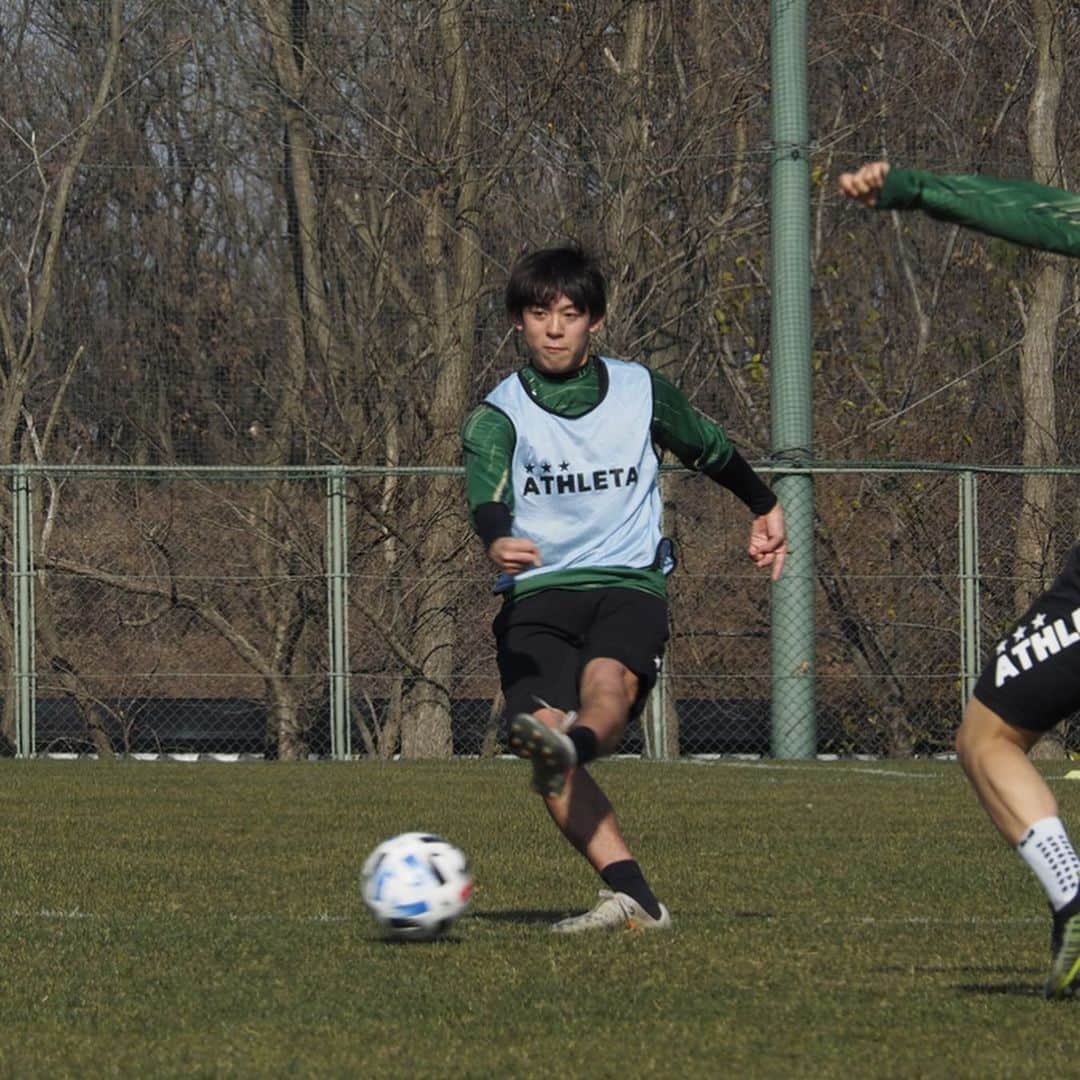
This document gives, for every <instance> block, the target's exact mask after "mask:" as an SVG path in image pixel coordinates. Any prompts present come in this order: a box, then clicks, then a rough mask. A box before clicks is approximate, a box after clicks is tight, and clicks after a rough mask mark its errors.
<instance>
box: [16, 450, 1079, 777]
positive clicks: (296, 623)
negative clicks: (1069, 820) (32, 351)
mask: <svg viewBox="0 0 1080 1080" xmlns="http://www.w3.org/2000/svg"><path fill="white" fill-rule="evenodd" d="M762 470H763V471H765V472H767V471H768V469H767V467H765V466H762ZM806 471H808V472H810V473H811V475H812V477H813V484H814V493H815V523H814V535H815V537H816V550H815V552H814V560H813V566H814V575H815V579H816V580H815V589H816V608H815V614H814V623H815V625H814V635H815V639H816V642H817V652H816V657H815V662H814V663H815V667H814V670H813V671H807V672H802V673H793V674H794V676H795V677H803V678H811V679H812V680H813V684H814V697H815V701H816V707H815V709H814V715H813V716H812V717H810V718H799V717H796V718H795V722H798V723H806V722H808V723H810V724H811V725H812V745H813V746H814V748H815V750H816V752H817V753H822V754H841V755H856V754H858V755H875V756H886V755H889V756H909V755H913V754H928V753H938V752H944V751H948V750H949V749H950V747H951V736H952V732H953V730H954V729H955V726H956V724H957V721H958V718H959V715H960V711H961V709H962V706H963V702H964V700H965V698H966V696H967V694H968V693H969V692H970V688H971V685H972V681H973V679H974V677H975V676H976V675H977V673H978V670H979V666H980V661H981V657H983V656H985V655H986V654H987V653H988V652H989V651H990V650H992V649H993V646H994V644H995V643H996V642H997V640H998V639H999V637H1000V636H1001V634H1002V633H1003V631H1004V630H1005V628H1006V627H1007V626H1008V624H1009V622H1010V620H1011V619H1012V618H1013V616H1014V614H1015V613H1016V612H1018V611H1020V610H1022V608H1023V606H1024V604H1026V602H1027V599H1028V598H1030V597H1031V596H1032V595H1033V594H1034V593H1035V592H1037V591H1039V590H1040V589H1041V588H1042V587H1043V586H1044V585H1045V584H1046V583H1047V582H1048V581H1049V579H1050V578H1051V577H1052V576H1053V575H1054V573H1055V572H1056V569H1057V567H1058V565H1059V563H1060V560H1061V558H1062V556H1063V554H1064V552H1065V551H1066V550H1067V549H1068V547H1069V546H1070V545H1071V544H1072V543H1073V542H1074V537H1075V536H1076V535H1077V533H1078V532H1080V528H1078V526H1080V521H1077V519H1076V515H1077V509H1076V508H1077V506H1078V505H1080V500H1078V499H1077V495H1078V494H1080V492H1078V490H1077V485H1078V476H1080V470H1061V471H1060V472H1059V473H1058V474H1056V479H1055V483H1056V485H1057V489H1056V498H1055V502H1054V505H1056V506H1057V507H1059V508H1060V514H1059V516H1058V517H1057V518H1055V519H1054V520H1052V521H1048V522H1046V523H1045V526H1046V527H1045V529H1044V530H1043V533H1042V535H1043V536H1044V539H1045V544H1044V548H1043V552H1042V557H1041V560H1040V562H1039V565H1037V566H1027V567H1024V568H1023V569H1020V568H1019V567H1018V561H1017V555H1016V524H1017V521H1018V520H1019V519H1020V518H1021V517H1022V514H1023V511H1022V507H1023V484H1024V478H1025V475H1032V474H1031V473H1030V472H1029V473H1027V474H1025V473H1024V472H1023V471H1021V470H1005V469H1002V470H994V471H988V470H973V469H971V468H960V467H946V466H940V467H931V466H916V465H912V466H883V465H874V466H871V465H866V466H859V465H845V466H835V467H829V466H819V467H815V468H813V469H810V470H806ZM13 475H14V477H15V480H16V482H15V483H14V484H13V486H12V490H13V492H14V494H13V496H12V498H11V500H10V501H9V505H8V506H7V508H6V510H7V513H6V514H5V517H6V518H7V524H8V528H9V543H8V550H9V552H10V556H11V557H10V560H9V563H8V569H9V572H8V574H7V575H5V577H6V584H5V592H6V597H7V600H8V602H9V609H10V611H11V618H10V620H9V621H8V624H7V626H5V628H4V630H5V633H4V645H5V649H6V651H7V654H8V659H9V663H8V670H9V672H10V678H9V681H8V689H7V693H6V694H5V709H4V729H3V730H4V734H5V739H4V746H5V748H6V752H8V753H14V752H18V753H23V754H30V753H36V754H88V753H94V754H98V755H112V754H116V755H127V754H134V755H141V754H150V755H162V754H165V755H170V754H194V755H202V754H214V755H243V756H258V757H265V758H276V757H283V758H298V757H307V756H313V755H317V756H339V757H355V756H371V757H382V758H389V757H393V756H396V755H402V756H406V757H446V756H451V755H491V754H497V753H500V752H502V749H503V741H502V731H501V726H500V717H501V701H500V697H499V688H498V676H497V671H496V665H495V656H494V648H493V642H492V638H491V632H490V624H491V620H492V619H493V617H494V615H495V613H496V610H497V607H498V604H499V601H498V599H497V598H496V597H494V596H493V595H492V592H491V585H492V581H493V574H492V573H491V570H490V568H489V567H488V565H487V564H486V560H485V559H484V557H483V554H482V552H481V551H480V550H479V544H478V543H477V542H476V540H475V538H474V537H473V536H472V534H471V532H470V530H469V528H468V524H467V521H466V519H465V514H464V510H463V506H464V497H463V492H462V478H461V476H460V471H459V470H456V469H449V468H447V469H441V470H425V469H420V468H415V469H404V468H401V469H389V468H387V469H375V468H372V469H345V468H335V469H293V470H269V469H249V470H236V469H234V470H227V469H215V468H206V469H202V470H199V469H191V468H187V469H166V468H161V469H156V470H152V471H147V470H141V471H140V470H124V469H85V470H80V469H76V468H70V467H69V468H66V469H61V468H51V467H38V468H34V469H28V470H25V469H24V470H16V471H15V473H14V474H13ZM662 482H663V492H664V503H665V519H666V527H667V530H668V532H669V533H670V535H672V536H673V537H674V539H675V541H676V544H677V547H678V551H679V556H680V565H679V568H678V569H677V571H676V572H675V574H674V575H673V577H672V579H671V630H672V634H671V642H670V647H669V650H668V653H667V656H666V658H665V666H664V672H663V676H662V679H661V681H660V684H659V686H658V687H657V690H656V691H655V692H654V694H653V696H652V699H651V701H650V704H649V708H648V709H647V710H646V713H645V715H644V716H643V718H642V720H641V722H640V723H635V724H633V725H632V726H631V727H630V729H629V730H628V731H627V734H626V738H625V741H624V744H623V747H622V751H623V752H625V753H630V754H639V753H640V754H643V755H645V756H651V757H676V756H687V755H707V754H764V755H767V754H769V753H770V752H771V747H772V746H773V745H774V736H775V727H776V724H777V723H783V722H786V721H785V718H783V717H780V718H776V717H775V716H774V710H773V707H772V705H771V702H772V700H773V692H774V683H775V679H776V678H777V677H778V676H782V675H784V674H785V673H777V672H775V671H773V670H772V669H771V663H770V641H771V640H772V635H783V634H784V633H786V632H792V630H793V628H792V626H791V622H790V619H789V618H788V617H787V616H786V613H785V611H783V610H781V609H779V608H774V609H773V610H772V611H770V586H769V582H768V578H767V576H766V575H764V574H762V573H759V572H757V571H756V570H755V569H754V568H753V567H752V566H750V564H749V562H748V561H747V559H746V556H745V544H746V536H747V525H748V519H747V514H746V511H745V510H744V509H743V508H742V506H741V505H740V504H739V503H738V502H737V501H736V500H734V499H733V498H731V497H730V496H729V495H728V494H727V493H726V492H723V491H720V490H718V489H715V488H714V487H713V485H712V484H711V483H710V482H709V481H707V480H705V479H704V478H703V477H700V476H694V475H692V474H689V473H685V472H681V471H679V472H676V471H665V473H664V476H663V481H662ZM787 674H792V673H787ZM1065 730H1066V738H1068V730H1069V729H1068V725H1066V729H1065Z"/></svg>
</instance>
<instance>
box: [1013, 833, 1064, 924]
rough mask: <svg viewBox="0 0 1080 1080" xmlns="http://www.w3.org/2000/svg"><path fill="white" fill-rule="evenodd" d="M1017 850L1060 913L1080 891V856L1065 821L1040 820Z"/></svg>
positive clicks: (1053, 906)
mask: <svg viewBox="0 0 1080 1080" xmlns="http://www.w3.org/2000/svg"><path fill="white" fill-rule="evenodd" d="M1016 851H1017V853H1018V854H1019V856H1020V858H1021V859H1023V860H1024V862H1026V863H1027V864H1028V866H1030V867H1031V869H1032V870H1033V871H1034V873H1035V876H1036V877H1037V878H1038V879H1039V882H1040V884H1041V885H1042V887H1043V888H1044V889H1045V890H1046V896H1047V899H1048V900H1049V901H1050V906H1051V907H1052V908H1053V909H1054V910H1055V911H1060V910H1061V909H1062V908H1063V907H1064V906H1065V905H1066V904H1067V903H1068V902H1069V901H1070V900H1071V899H1072V898H1073V897H1074V896H1075V895H1076V892H1077V890H1078V889H1080V857H1078V856H1077V854H1076V852H1075V851H1074V850H1073V846H1072V841H1071V840H1070V839H1069V834H1068V833H1067V832H1066V831H1065V826H1064V825H1062V823H1061V818H1056V817H1048V818H1043V819H1042V820H1041V821H1036V822H1035V824H1034V825H1032V826H1031V828H1030V829H1028V831H1027V832H1026V833H1024V837H1023V839H1022V840H1021V841H1020V843H1019V844H1017V845H1016Z"/></svg>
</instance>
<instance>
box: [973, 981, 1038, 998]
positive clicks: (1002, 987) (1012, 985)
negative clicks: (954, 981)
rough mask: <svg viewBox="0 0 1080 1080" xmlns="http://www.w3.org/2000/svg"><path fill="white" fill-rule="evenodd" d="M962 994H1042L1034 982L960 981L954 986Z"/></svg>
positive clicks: (1012, 995)
mask: <svg viewBox="0 0 1080 1080" xmlns="http://www.w3.org/2000/svg"><path fill="white" fill-rule="evenodd" d="M956 989H957V990H959V991H960V992H961V993H962V994H980V995H982V996H984V997H1037V998H1041V997H1042V996H1043V989H1042V986H1041V985H1038V986H1037V985H1035V984H1034V983H1020V982H1003V983H960V985H959V986H957V987H956Z"/></svg>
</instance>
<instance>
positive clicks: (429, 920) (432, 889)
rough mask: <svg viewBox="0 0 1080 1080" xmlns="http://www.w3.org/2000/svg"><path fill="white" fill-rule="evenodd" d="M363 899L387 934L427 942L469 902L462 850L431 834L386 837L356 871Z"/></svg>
mask: <svg viewBox="0 0 1080 1080" xmlns="http://www.w3.org/2000/svg"><path fill="white" fill-rule="evenodd" d="M360 879H361V885H362V890H363V896H364V903H365V904H367V906H368V907H369V908H370V909H371V913H372V914H373V915H374V916H375V922H376V923H377V924H378V926H379V929H380V930H382V932H383V933H384V934H386V935H387V936H388V937H393V938H400V939H402V940H412V941H430V940H431V939H432V938H436V937H439V936H440V935H442V934H445V933H446V932H447V931H448V930H449V929H450V927H451V926H453V925H454V923H455V922H457V920H458V919H459V918H460V917H461V914H462V912H463V911H464V910H465V909H466V908H467V907H468V906H469V899H470V897H471V896H472V889H473V883H472V875H471V874H470V873H469V863H468V860H467V859H466V858H465V855H464V854H463V853H462V852H461V851H460V850H459V849H458V848H456V847H454V845H453V844H451V843H450V842H449V841H448V840H444V839H443V838H442V837H441V836H435V835H434V834H433V833H425V832H407V833H401V835H400V836H392V837H391V838H390V839H389V840H384V841H383V842H382V843H381V844H380V845H379V846H378V847H377V848H376V849H375V850H374V851H373V852H372V853H371V854H370V855H369V856H368V857H367V860H366V861H365V863H364V868H363V870H362V871H361V874H360Z"/></svg>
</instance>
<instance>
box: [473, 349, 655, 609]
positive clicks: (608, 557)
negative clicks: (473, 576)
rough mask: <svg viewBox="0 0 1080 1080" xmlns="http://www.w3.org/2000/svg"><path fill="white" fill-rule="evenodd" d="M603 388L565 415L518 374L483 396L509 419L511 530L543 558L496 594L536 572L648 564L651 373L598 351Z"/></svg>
mask: <svg viewBox="0 0 1080 1080" xmlns="http://www.w3.org/2000/svg"><path fill="white" fill-rule="evenodd" d="M597 362H598V363H600V364H603V365H604V366H605V368H606V369H607V373H608V387H607V393H606V394H605V395H604V397H603V399H602V400H601V401H600V402H599V403H598V404H597V405H596V407H595V408H593V409H591V410H590V411H589V412H587V413H585V415H584V416H579V417H575V418H573V419H571V418H568V417H564V416H557V415H556V414H555V413H552V412H549V411H548V410H547V409H545V408H544V407H543V406H541V405H538V404H537V403H536V402H535V401H534V400H533V399H532V398H531V397H530V396H529V393H528V391H527V390H526V388H525V385H524V383H523V382H522V380H521V378H520V376H519V375H517V374H514V375H511V376H509V377H508V378H506V379H503V381H502V382H501V383H499V385H498V386H496V387H495V389H494V390H492V392H491V393H490V394H488V396H487V398H486V399H485V400H486V401H487V402H488V403H489V404H490V405H493V406H495V408H497V409H499V411H500V412H502V413H504V414H505V415H506V416H507V418H508V419H509V420H510V422H511V423H512V424H513V425H514V431H515V433H516V441H515V444H514V455H513V459H512V461H511V479H510V482H511V484H512V486H513V492H514V521H513V535H514V536H524V537H528V538H529V539H530V540H532V541H533V542H534V543H535V544H536V546H537V547H538V548H539V549H540V557H541V558H542V559H543V562H544V564H543V566H539V567H533V568H532V569H529V570H525V571H523V572H522V573H520V574H517V575H515V576H513V577H511V576H510V575H509V574H502V575H500V577H499V580H498V582H497V584H496V586H495V591H496V592H502V591H504V590H506V589H507V588H509V587H510V585H511V583H512V582H513V581H515V580H517V581H521V580H524V579H526V578H530V577H533V576H535V575H538V574H549V573H553V572H555V571H559V570H573V569H575V568H582V567H632V568H635V569H640V568H644V567H649V566H652V565H653V563H654V561H655V559H656V557H657V546H658V544H659V542H660V513H661V504H660V492H659V490H658V489H657V484H656V480H657V475H658V473H659V466H660V463H659V459H658V458H657V455H656V451H655V449H654V447H653V444H652V436H651V427H652V413H653V394H652V378H651V376H650V375H649V371H648V369H647V368H645V367H643V366H642V365H641V364H638V363H635V362H633V361H629V360H612V359H610V358H608V357H600V358H598V360H597Z"/></svg>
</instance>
